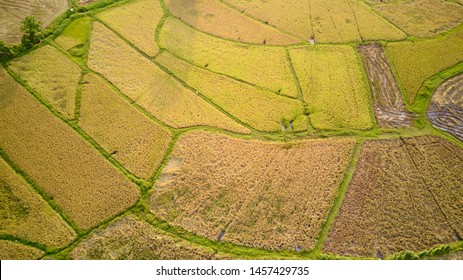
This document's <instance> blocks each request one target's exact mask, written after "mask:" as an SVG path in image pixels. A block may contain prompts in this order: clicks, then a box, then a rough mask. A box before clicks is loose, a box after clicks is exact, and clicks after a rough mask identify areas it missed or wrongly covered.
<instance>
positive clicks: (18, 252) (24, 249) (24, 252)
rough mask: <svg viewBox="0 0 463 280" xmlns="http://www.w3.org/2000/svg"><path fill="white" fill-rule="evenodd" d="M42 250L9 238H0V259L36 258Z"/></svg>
mask: <svg viewBox="0 0 463 280" xmlns="http://www.w3.org/2000/svg"><path fill="white" fill-rule="evenodd" d="M42 256H43V252H42V251H40V250H39V249H36V248H34V247H30V246H26V245H22V244H19V243H16V242H13V241H9V240H0V260H36V259H38V258H40V257H42Z"/></svg>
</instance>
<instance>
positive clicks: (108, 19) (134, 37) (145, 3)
mask: <svg viewBox="0 0 463 280" xmlns="http://www.w3.org/2000/svg"><path fill="white" fill-rule="evenodd" d="M163 15H164V14H163V11H162V9H161V6H160V4H159V1H152V0H138V1H134V2H131V3H129V4H126V5H122V6H117V7H115V8H112V9H108V10H105V11H103V12H101V13H99V14H97V17H98V18H99V19H101V20H102V21H103V22H105V23H106V24H108V25H109V26H110V27H111V28H114V30H116V31H117V32H119V33H120V34H121V35H122V36H124V37H125V38H127V39H128V40H129V41H130V42H132V43H133V44H134V45H135V46H136V47H137V48H139V49H140V50H142V51H143V52H144V53H146V54H148V55H150V56H153V55H155V54H156V53H157V52H158V51H159V48H158V46H157V45H156V43H155V41H154V33H155V30H156V26H157V25H158V23H159V21H160V20H161V18H162V16H163Z"/></svg>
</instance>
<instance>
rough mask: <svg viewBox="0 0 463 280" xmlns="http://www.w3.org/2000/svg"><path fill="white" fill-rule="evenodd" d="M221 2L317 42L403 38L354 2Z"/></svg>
mask: <svg viewBox="0 0 463 280" xmlns="http://www.w3.org/2000/svg"><path fill="white" fill-rule="evenodd" d="M225 2H228V3H230V4H232V5H234V6H236V7H237V8H239V9H240V10H241V11H244V12H245V13H246V14H250V15H252V16H254V17H257V18H259V19H261V20H263V21H265V22H268V23H270V24H272V25H274V26H277V27H279V28H281V29H283V30H286V31H288V32H291V33H292V34H295V35H298V36H299V37H301V38H304V39H305V40H307V41H308V40H310V39H311V38H312V37H313V36H315V40H316V41H317V42H353V41H361V40H375V39H387V40H397V39H402V38H404V37H405V34H404V33H403V32H402V31H400V30H399V29H397V28H396V27H394V26H392V25H391V24H389V23H388V22H387V21H386V20H384V19H383V18H381V17H380V16H378V15H377V14H376V13H374V12H373V11H371V10H370V9H369V8H368V6H366V5H364V4H363V3H359V1H355V0H354V1H352V0H347V1H346V0H332V1H325V0H299V1H261V0H225Z"/></svg>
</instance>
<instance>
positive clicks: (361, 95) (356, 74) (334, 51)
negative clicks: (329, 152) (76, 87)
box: [290, 46, 372, 129]
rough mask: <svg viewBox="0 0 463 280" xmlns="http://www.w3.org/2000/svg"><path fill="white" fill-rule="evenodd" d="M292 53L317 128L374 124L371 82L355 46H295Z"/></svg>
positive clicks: (313, 122)
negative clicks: (371, 111) (367, 80)
mask: <svg viewBox="0 0 463 280" xmlns="http://www.w3.org/2000/svg"><path fill="white" fill-rule="evenodd" d="M290 54H291V58H292V61H293V63H294V68H295V70H296V74H297V76H298V77H299V82H300V83H301V87H302V92H303V94H304V99H305V101H306V102H307V103H308V105H309V111H310V115H309V117H310V120H311V123H312V125H313V126H314V127H315V128H319V129H337V128H353V129H368V128H370V127H371V125H372V121H371V116H370V108H369V106H370V104H369V99H368V95H369V92H368V85H367V83H366V81H365V79H364V77H363V76H364V75H363V73H362V70H361V68H360V67H361V66H360V65H359V61H358V60H357V59H356V54H355V51H354V49H353V48H352V47H350V46H315V47H295V48H292V49H290Z"/></svg>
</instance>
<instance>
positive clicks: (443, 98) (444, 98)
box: [427, 74, 463, 141]
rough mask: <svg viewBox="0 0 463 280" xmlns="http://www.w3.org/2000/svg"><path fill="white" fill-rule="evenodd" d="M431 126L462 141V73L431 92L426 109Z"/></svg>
mask: <svg viewBox="0 0 463 280" xmlns="http://www.w3.org/2000/svg"><path fill="white" fill-rule="evenodd" d="M427 115H428V118H429V121H430V122H431V123H432V125H433V126H435V127H437V128H438V129H440V130H443V131H445V132H447V133H449V134H451V135H452V136H454V137H455V138H457V139H459V140H460V141H463V75H462V74H460V75H458V76H456V77H454V78H451V79H449V80H447V81H446V82H444V83H443V84H441V85H440V86H439V87H438V88H437V89H436V91H435V92H434V93H433V95H432V98H431V101H430V102H429V107H428V111H427Z"/></svg>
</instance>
